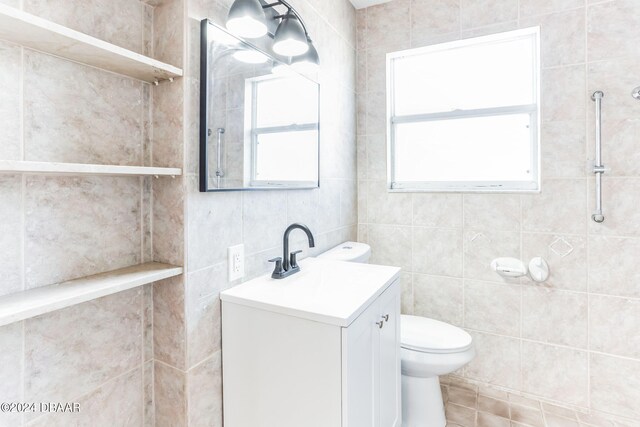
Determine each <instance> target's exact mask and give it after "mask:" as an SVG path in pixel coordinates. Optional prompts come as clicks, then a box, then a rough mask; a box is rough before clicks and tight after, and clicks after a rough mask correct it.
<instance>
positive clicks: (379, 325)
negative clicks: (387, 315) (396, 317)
mask: <svg viewBox="0 0 640 427" xmlns="http://www.w3.org/2000/svg"><path fill="white" fill-rule="evenodd" d="M376 325H378V327H379V328H380V329H382V327H383V326H384V322H383V321H380V322H376Z"/></svg>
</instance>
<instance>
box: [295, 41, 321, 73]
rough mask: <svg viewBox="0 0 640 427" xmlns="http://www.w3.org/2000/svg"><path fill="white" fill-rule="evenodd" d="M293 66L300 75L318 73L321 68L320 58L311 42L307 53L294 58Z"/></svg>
mask: <svg viewBox="0 0 640 427" xmlns="http://www.w3.org/2000/svg"><path fill="white" fill-rule="evenodd" d="M291 66H292V67H293V68H294V69H295V70H296V71H298V72H300V73H314V72H316V71H318V69H319V68H320V57H319V56H318V51H317V50H316V48H315V46H314V45H313V43H311V41H309V50H308V51H307V53H305V54H304V55H300V56H298V57H297V58H294V59H293V62H292V64H291Z"/></svg>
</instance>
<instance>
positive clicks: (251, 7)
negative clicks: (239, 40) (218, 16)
mask: <svg viewBox="0 0 640 427" xmlns="http://www.w3.org/2000/svg"><path fill="white" fill-rule="evenodd" d="M227 29H228V30H229V31H231V32H232V33H234V34H237V35H239V36H240V37H246V38H248V39H257V38H259V37H262V36H264V35H266V34H267V32H268V29H267V17H266V15H265V13H264V9H263V8H262V4H261V3H260V1H259V0H235V1H234V2H233V4H232V5H231V9H229V15H228V16H227Z"/></svg>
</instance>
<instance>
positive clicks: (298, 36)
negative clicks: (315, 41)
mask: <svg viewBox="0 0 640 427" xmlns="http://www.w3.org/2000/svg"><path fill="white" fill-rule="evenodd" d="M308 50H309V44H308V43H307V35H306V34H305V31H304V28H302V24H300V21H299V20H298V19H297V18H296V17H294V16H291V15H287V16H285V17H284V19H282V22H280V25H278V29H277V30H276V34H275V36H274V39H273V51H274V52H275V53H277V54H278V55H282V56H299V55H302V54H304V53H306V52H307V51H308Z"/></svg>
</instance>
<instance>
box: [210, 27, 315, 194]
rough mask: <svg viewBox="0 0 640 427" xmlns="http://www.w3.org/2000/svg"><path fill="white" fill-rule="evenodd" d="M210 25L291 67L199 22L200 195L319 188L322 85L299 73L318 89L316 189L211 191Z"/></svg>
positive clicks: (291, 187) (303, 187)
mask: <svg viewBox="0 0 640 427" xmlns="http://www.w3.org/2000/svg"><path fill="white" fill-rule="evenodd" d="M209 25H211V26H214V27H216V28H217V29H218V30H220V31H223V32H225V33H227V34H229V36H230V37H233V38H234V39H236V40H238V41H239V42H240V44H242V45H243V46H245V47H247V48H249V49H252V50H255V51H258V52H260V53H262V54H264V55H266V56H267V57H268V58H269V59H271V60H272V61H273V62H277V63H280V64H283V65H285V66H286V67H290V66H289V65H288V64H286V63H284V62H282V61H281V60H279V59H278V58H276V57H275V56H274V55H273V54H272V53H269V52H268V51H267V49H265V48H260V47H258V46H256V45H254V44H252V43H248V42H247V41H245V40H244V39H242V38H240V37H237V36H235V35H233V34H231V33H230V32H229V31H227V30H226V29H225V28H222V27H221V26H219V25H217V24H215V23H213V22H212V21H211V20H210V19H208V18H205V19H203V20H202V21H200V159H199V175H200V176H199V183H200V184H199V186H200V192H201V193H214V192H228V191H260V190H310V189H315V188H320V154H321V153H320V139H321V129H320V116H321V114H320V83H319V82H318V81H317V79H314V78H311V77H310V76H308V75H306V74H300V73H298V72H296V71H293V73H295V74H297V75H300V76H302V77H304V78H307V79H309V80H310V81H312V82H313V83H316V84H317V86H318V166H317V167H318V181H317V183H316V185H314V186H308V185H305V186H287V185H281V186H268V187H236V188H211V187H210V186H209V169H210V168H209V150H208V145H209V137H210V136H209V120H208V114H207V113H208V110H207V106H208V102H207V100H208V99H207V96H208V91H209V75H210V74H211V73H210V71H211V70H209V40H208V37H207V34H208V28H209Z"/></svg>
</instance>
